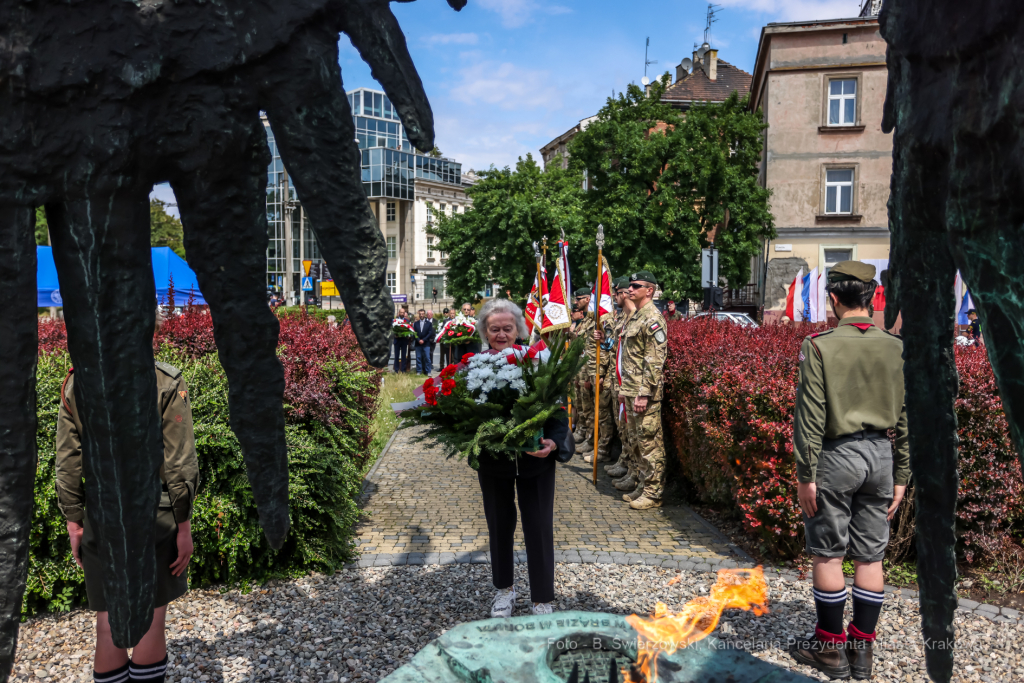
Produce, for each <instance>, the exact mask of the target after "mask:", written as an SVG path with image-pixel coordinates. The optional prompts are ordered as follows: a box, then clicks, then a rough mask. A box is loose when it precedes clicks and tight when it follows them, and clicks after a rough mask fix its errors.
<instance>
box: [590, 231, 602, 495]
mask: <svg viewBox="0 0 1024 683" xmlns="http://www.w3.org/2000/svg"><path fill="white" fill-rule="evenodd" d="M603 249H604V226H603V225H601V224H600V223H598V225H597V285H596V287H595V288H594V289H595V291H594V294H595V295H596V296H597V299H595V300H594V332H597V330H598V329H599V328H600V326H601V295H602V294H604V281H603V280H604V275H603V274H602V269H603V268H604V257H603V256H602V250H603ZM596 346H597V352H596V354H595V358H594V363H595V364H594V455H593V458H592V459H591V461H592V462H593V464H594V471H593V481H594V486H597V443H598V441H599V439H600V429H601V345H600V344H597V345H596Z"/></svg>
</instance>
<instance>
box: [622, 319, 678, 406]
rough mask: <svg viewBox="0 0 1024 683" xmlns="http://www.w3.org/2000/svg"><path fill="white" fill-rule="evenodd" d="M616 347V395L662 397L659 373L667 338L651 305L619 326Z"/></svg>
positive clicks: (662, 364) (657, 399)
mask: <svg viewBox="0 0 1024 683" xmlns="http://www.w3.org/2000/svg"><path fill="white" fill-rule="evenodd" d="M619 346H620V348H619V353H618V357H617V362H618V363H619V368H618V372H619V375H620V376H621V378H622V384H621V386H620V387H619V393H620V394H621V395H622V396H629V397H636V396H646V397H647V398H648V399H650V400H651V401H660V400H661V398H662V396H663V394H664V392H663V391H662V369H663V367H664V365H665V356H666V355H667V354H668V336H667V333H666V332H665V319H664V318H663V317H661V313H660V312H659V311H658V308H657V307H656V306H655V305H654V302H653V301H649V302H647V304H646V305H644V307H643V308H641V309H639V310H637V311H634V312H633V315H631V316H630V317H629V319H628V320H627V321H626V322H625V323H624V324H623V326H622V331H621V332H620V333H619Z"/></svg>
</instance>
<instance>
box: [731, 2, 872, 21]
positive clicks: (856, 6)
mask: <svg viewBox="0 0 1024 683" xmlns="http://www.w3.org/2000/svg"><path fill="white" fill-rule="evenodd" d="M720 2H721V4H722V5H725V6H726V7H736V8H739V9H745V10H749V11H751V12H760V13H763V14H767V15H770V17H771V18H772V19H773V20H776V21H812V20H815V19H845V18H848V17H856V16H857V15H858V14H860V6H861V4H862V3H861V0H720Z"/></svg>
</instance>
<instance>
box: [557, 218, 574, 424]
mask: <svg viewBox="0 0 1024 683" xmlns="http://www.w3.org/2000/svg"><path fill="white" fill-rule="evenodd" d="M559 230H560V231H561V232H562V240H561V241H562V242H565V228H559ZM558 258H559V260H561V258H562V245H561V244H559V246H558ZM564 270H565V272H564V273H562V277H563V278H565V277H568V275H569V263H568V262H566V264H565V268H564ZM561 285H562V298H563V299H564V300H565V303H566V308H570V307H569V305H568V303H569V301H572V299H571V298H570V297H572V292H570V291H569V288H568V287H567V286H566V284H565V282H564V281H563V282H562V283H561ZM569 324H570V325H571V324H572V312H571V310H570V312H569ZM565 350H566V351H568V350H569V335H568V334H566V335H565ZM565 403H566V412H567V413H568V414H569V430H570V431H575V429H576V423H575V420H576V416H575V415H574V414H573V411H572V392H571V391H568V392H566V396H565Z"/></svg>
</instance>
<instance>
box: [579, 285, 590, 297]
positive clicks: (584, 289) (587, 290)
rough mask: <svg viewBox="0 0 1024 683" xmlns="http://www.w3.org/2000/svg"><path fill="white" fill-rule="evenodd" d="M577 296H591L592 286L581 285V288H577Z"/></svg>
mask: <svg viewBox="0 0 1024 683" xmlns="http://www.w3.org/2000/svg"><path fill="white" fill-rule="evenodd" d="M576 296H577V297H581V296H590V288H589V287H580V288H579V289H577V290H576Z"/></svg>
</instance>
